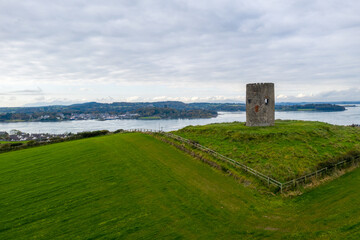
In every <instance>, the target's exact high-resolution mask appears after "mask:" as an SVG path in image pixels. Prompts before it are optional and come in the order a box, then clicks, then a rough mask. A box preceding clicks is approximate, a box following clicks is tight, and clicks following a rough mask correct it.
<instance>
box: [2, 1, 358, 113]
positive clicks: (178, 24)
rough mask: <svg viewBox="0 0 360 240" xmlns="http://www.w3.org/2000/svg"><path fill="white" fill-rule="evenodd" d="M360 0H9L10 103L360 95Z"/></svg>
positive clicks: (5, 26) (5, 33)
mask: <svg viewBox="0 0 360 240" xmlns="http://www.w3.org/2000/svg"><path fill="white" fill-rule="evenodd" d="M359 13H360V1H357V0H301V1H300V0H299V1H291V0H284V1H272V0H264V1H256V0H252V1H240V0H233V1H227V0H217V1H210V0H207V1H205V0H204V1H202V0H196V1H194V0H189V1H185V0H182V1H170V0H163V1H155V0H143V1H142V0H139V1H137V0H128V1H126V0H123V1H122V0H114V1H111V0H107V1H104V0H101V1H96V0H93V1H88V0H81V1H80V0H61V1H58V0H51V1H49V0H27V1H20V0H19V1H16V0H0V106H22V105H24V104H33V103H59V102H63V103H72V102H84V101H99V102H113V101H160V100H180V101H187V102H194V101H224V100H232V101H244V97H245V87H246V83H253V82H274V83H275V88H276V96H277V101H278V102H279V101H280V102H281V101H282V102H283V101H319V100H323V101H336V100H360V14H359Z"/></svg>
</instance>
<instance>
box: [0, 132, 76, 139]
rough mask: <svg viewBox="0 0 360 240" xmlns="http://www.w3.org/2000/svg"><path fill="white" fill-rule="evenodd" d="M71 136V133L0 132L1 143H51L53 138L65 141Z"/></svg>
mask: <svg viewBox="0 0 360 240" xmlns="http://www.w3.org/2000/svg"><path fill="white" fill-rule="evenodd" d="M69 136H71V134H70V133H64V134H50V133H24V132H21V131H18V130H11V131H10V132H9V133H8V132H5V131H0V141H4V142H23V141H40V142H42V141H50V139H53V138H60V139H65V138H67V137H69Z"/></svg>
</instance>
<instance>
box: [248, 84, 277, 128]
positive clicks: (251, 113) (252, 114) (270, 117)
mask: <svg viewBox="0 0 360 240" xmlns="http://www.w3.org/2000/svg"><path fill="white" fill-rule="evenodd" d="M274 123H275V91H274V83H251V84H247V85H246V126H273V125H274Z"/></svg>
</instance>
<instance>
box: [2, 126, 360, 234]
mask: <svg viewBox="0 0 360 240" xmlns="http://www.w3.org/2000/svg"><path fill="white" fill-rule="evenodd" d="M359 184H360V170H355V171H354V172H352V173H350V174H347V175H345V176H343V177H342V178H340V179H337V180H335V181H334V182H332V183H330V184H325V185H323V186H321V187H319V188H318V189H316V190H313V191H310V192H308V193H305V194H304V195H302V196H300V197H297V198H295V199H289V198H281V197H280V196H270V195H261V194H260V193H259V192H257V191H256V190H251V189H249V188H246V187H244V186H243V185H241V184H239V183H237V182H236V181H235V180H234V179H233V178H231V177H227V176H225V175H224V174H223V173H222V172H221V171H218V170H216V169H214V168H211V167H209V166H208V165H206V164H204V163H202V162H200V161H198V160H195V159H193V158H191V157H189V156H187V155H185V154H184V153H183V152H181V151H180V150H177V149H176V148H174V147H172V146H170V145H167V144H165V143H163V142H161V141H159V140H156V139H155V138H153V137H151V136H148V135H144V134H139V133H127V134H116V135H110V136H104V137H96V138H90V139H83V140H77V141H72V142H64V143H58V144H53V145H47V146H41V147H37V148H31V149H25V150H19V151H15V152H9V153H3V154H0V239H279V238H283V239H345V238H353V239H358V238H359V237H360V224H359V223H360V214H359V211H360V205H359V199H360V191H358V186H359Z"/></svg>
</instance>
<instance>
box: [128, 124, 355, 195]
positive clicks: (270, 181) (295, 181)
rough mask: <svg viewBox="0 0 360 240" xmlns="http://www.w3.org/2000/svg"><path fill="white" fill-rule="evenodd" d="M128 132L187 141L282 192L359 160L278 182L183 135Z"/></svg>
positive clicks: (150, 130)
mask: <svg viewBox="0 0 360 240" xmlns="http://www.w3.org/2000/svg"><path fill="white" fill-rule="evenodd" d="M127 131H128V132H142V133H150V134H152V133H159V134H162V135H165V136H167V137H170V138H172V139H175V140H178V141H180V142H184V143H187V144H189V145H191V146H193V147H195V148H197V149H199V150H201V151H203V152H206V153H209V154H211V155H212V156H214V157H216V158H218V159H220V160H221V161H224V162H227V163H230V164H232V165H235V166H236V167H239V168H241V169H243V170H244V171H245V172H247V173H250V174H252V175H254V176H256V177H258V178H259V179H260V180H263V181H265V182H267V184H268V186H270V184H272V185H275V186H276V187H279V188H280V191H281V192H283V190H286V189H288V188H291V187H296V186H297V185H299V184H301V183H306V181H307V180H309V179H311V178H314V177H316V178H318V176H319V175H323V174H324V173H325V174H326V173H327V172H328V171H333V170H336V169H337V168H338V167H340V166H345V165H346V164H348V163H351V164H353V165H354V164H355V162H356V163H358V162H359V158H356V159H348V160H344V161H341V162H338V163H336V164H334V165H333V166H329V167H325V168H322V169H320V170H317V171H314V172H312V173H309V174H306V175H304V176H301V177H299V178H294V179H292V180H290V181H287V182H284V183H282V182H280V181H277V180H275V179H273V178H271V177H269V176H267V175H265V174H263V173H261V172H259V171H257V170H255V169H253V168H251V167H248V166H246V165H245V164H243V163H240V162H238V161H236V160H234V159H231V158H228V157H226V156H224V155H222V154H220V153H218V152H215V151H214V150H212V149H210V148H207V147H205V146H203V145H200V144H198V143H195V142H193V141H191V140H189V139H186V138H183V137H180V136H178V135H175V134H172V133H168V132H164V131H161V130H153V129H143V128H137V129H130V130H127Z"/></svg>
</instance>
